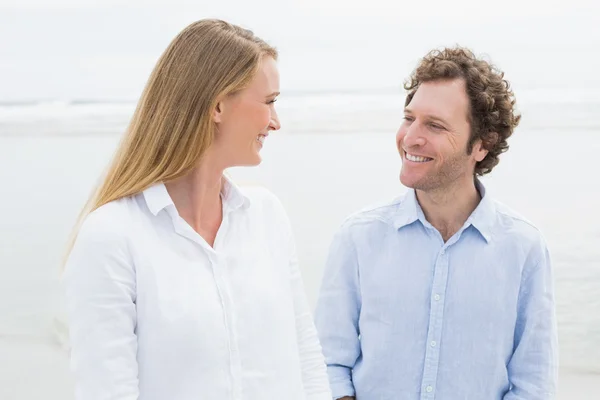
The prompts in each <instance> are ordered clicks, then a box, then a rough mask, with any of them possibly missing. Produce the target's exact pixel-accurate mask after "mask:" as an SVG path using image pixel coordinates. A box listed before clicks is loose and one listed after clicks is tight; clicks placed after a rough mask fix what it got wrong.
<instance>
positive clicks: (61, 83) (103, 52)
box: [0, 0, 600, 102]
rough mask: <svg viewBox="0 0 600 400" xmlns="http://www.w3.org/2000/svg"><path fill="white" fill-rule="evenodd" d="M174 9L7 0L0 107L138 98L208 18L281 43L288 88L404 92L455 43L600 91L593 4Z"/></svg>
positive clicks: (294, 0)
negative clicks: (417, 70) (405, 83)
mask: <svg viewBox="0 0 600 400" xmlns="http://www.w3.org/2000/svg"><path fill="white" fill-rule="evenodd" d="M166 3H167V2H166V1H161V2H158V1H142V0H128V1H111V0H104V1H92V0H88V1H82V0H77V1H76V0H58V1H52V0H49V1H40V0H38V1H34V0H0V38H1V39H0V102H9V101H22V100H51V99H62V100H68V99H94V100H113V99H124V100H135V99H137V97H138V96H139V93H140V91H141V89H142V87H143V85H144V84H145V82H146V79H147V78H148V74H149V73H150V71H151V69H152V68H153V66H154V63H155V62H156V60H157V58H158V57H159V56H160V54H161V53H162V51H163V50H164V49H165V47H166V46H167V45H168V43H169V42H170V41H171V40H172V38H173V37H174V36H175V35H176V34H177V33H178V32H179V31H180V30H181V29H183V28H184V27H185V26H186V25H187V24H189V23H190V22H192V21H195V20H197V19H201V18H206V17H219V18H224V19H227V20H229V21H231V22H234V23H238V24H241V25H243V26H245V27H248V28H251V29H252V30H254V31H255V33H257V34H258V35H259V36H261V37H263V38H264V39H266V40H267V41H269V42H270V43H271V44H273V45H275V46H276V47H277V48H278V49H279V50H280V53H281V58H280V70H281V77H282V89H283V90H284V91H285V90H287V91H299V90H311V91H316V90H358V89H373V90H375V89H393V88H396V87H398V88H399V87H400V85H401V81H402V79H403V78H404V77H405V76H406V74H407V73H409V72H410V70H411V68H412V67H413V66H414V64H415V62H416V61H417V60H418V58H419V57H421V56H422V55H423V54H424V53H425V52H426V51H428V50H429V49H430V48H432V47H438V46H442V45H452V44H455V43H460V44H463V45H466V46H469V47H472V48H473V49H474V50H475V51H476V52H478V53H486V54H488V55H489V56H490V57H491V59H492V60H493V61H494V62H496V63H497V64H499V65H500V67H501V68H502V69H504V70H506V72H507V77H509V78H511V77H512V79H513V80H514V81H515V84H517V85H520V86H528V87H536V86H539V85H542V86H561V85H564V84H566V83H569V84H570V85H575V86H578V87H582V88H584V87H586V86H589V85H596V86H598V87H600V79H599V78H598V77H596V76H595V75H596V73H597V72H596V71H597V70H598V69H600V58H599V56H598V55H597V54H596V53H597V51H598V49H600V33H599V32H600V30H599V29H598V28H597V26H598V23H600V17H599V15H600V7H599V6H597V5H595V2H594V1H593V0H573V1H568V2H567V1H557V0H547V1H545V2H541V1H540V2H539V5H538V4H537V3H535V1H528V0H504V1H495V2H485V3H484V2H482V1H478V0H454V1H443V0H430V1H411V2H401V1H398V0H389V1H388V0H368V1H358V0H232V1H226V0H223V1H212V2H204V1H202V0H197V1H194V2H183V1H177V0H173V1H169V2H168V3H169V5H168V6H167V5H166ZM203 3H206V4H203Z"/></svg>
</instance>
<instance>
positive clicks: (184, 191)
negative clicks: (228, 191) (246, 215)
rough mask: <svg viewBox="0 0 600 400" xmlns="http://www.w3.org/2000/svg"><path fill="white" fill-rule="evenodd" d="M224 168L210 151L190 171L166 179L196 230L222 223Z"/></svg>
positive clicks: (183, 211)
mask: <svg viewBox="0 0 600 400" xmlns="http://www.w3.org/2000/svg"><path fill="white" fill-rule="evenodd" d="M223 172H224V168H218V167H216V164H215V163H214V162H212V161H211V160H210V156H209V155H208V154H207V156H206V157H204V158H203V161H202V162H201V163H200V164H199V165H198V166H197V167H196V168H194V169H193V170H192V171H191V172H190V173H188V174H186V175H184V176H182V177H180V178H178V179H176V180H174V181H171V182H168V183H165V186H166V188H167V191H168V192H169V195H170V196H171V199H172V200H173V203H174V204H175V207H176V208H177V211H178V213H179V215H180V216H181V217H182V218H183V219H184V220H185V221H186V222H187V223H188V224H190V226H191V227H192V228H194V229H195V230H196V231H202V230H205V229H207V228H210V227H213V226H214V225H216V226H218V225H220V223H221V219H222V203H221V196H220V194H221V190H222V186H223Z"/></svg>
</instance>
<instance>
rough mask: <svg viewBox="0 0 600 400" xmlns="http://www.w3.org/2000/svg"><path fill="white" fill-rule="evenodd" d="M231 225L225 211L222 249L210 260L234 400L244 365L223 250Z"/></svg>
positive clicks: (217, 241) (217, 240)
mask: <svg viewBox="0 0 600 400" xmlns="http://www.w3.org/2000/svg"><path fill="white" fill-rule="evenodd" d="M228 226H229V212H225V213H224V215H223V221H222V223H221V228H220V229H219V232H218V236H217V237H216V238H215V249H219V250H220V251H211V254H210V260H211V267H212V272H213V276H214V278H215V285H216V287H217V291H218V293H219V297H220V299H221V307H222V309H223V319H224V323H225V328H226V331H227V344H228V350H229V367H230V375H231V398H232V399H233V400H241V399H242V384H241V379H242V366H241V358H240V352H239V346H238V343H239V341H238V337H237V329H236V320H235V311H234V304H233V300H232V298H231V288H230V285H229V279H228V277H227V274H228V268H227V257H226V255H225V254H224V253H223V252H222V246H223V244H222V243H223V242H224V239H225V237H226V235H227V229H228Z"/></svg>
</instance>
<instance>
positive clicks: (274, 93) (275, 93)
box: [266, 92, 281, 97]
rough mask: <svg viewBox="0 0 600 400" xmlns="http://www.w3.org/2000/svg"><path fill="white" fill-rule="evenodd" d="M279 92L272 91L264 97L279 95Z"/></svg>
mask: <svg viewBox="0 0 600 400" xmlns="http://www.w3.org/2000/svg"><path fill="white" fill-rule="evenodd" d="M280 94H281V93H279V92H273V93H271V94H269V95H267V96H266V97H272V96H279V95H280Z"/></svg>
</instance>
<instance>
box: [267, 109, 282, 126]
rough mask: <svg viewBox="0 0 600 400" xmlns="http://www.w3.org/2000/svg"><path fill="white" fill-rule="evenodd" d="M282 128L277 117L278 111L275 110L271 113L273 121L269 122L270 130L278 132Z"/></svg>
mask: <svg viewBox="0 0 600 400" xmlns="http://www.w3.org/2000/svg"><path fill="white" fill-rule="evenodd" d="M280 128H281V123H280V122H279V116H278V115H277V111H275V110H273V111H272V112H271V120H270V121H269V130H270V131H278V130H279V129H280Z"/></svg>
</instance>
